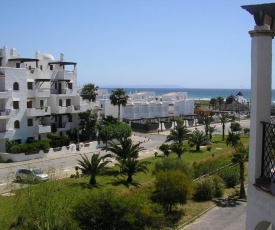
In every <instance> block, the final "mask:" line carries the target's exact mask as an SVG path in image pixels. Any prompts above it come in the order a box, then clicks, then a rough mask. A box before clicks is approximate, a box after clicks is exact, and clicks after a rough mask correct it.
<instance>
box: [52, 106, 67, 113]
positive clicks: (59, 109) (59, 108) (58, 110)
mask: <svg viewBox="0 0 275 230" xmlns="http://www.w3.org/2000/svg"><path fill="white" fill-rule="evenodd" d="M69 107H70V106H69ZM69 107H66V106H56V107H54V108H52V113H54V114H64V113H68V108H69Z"/></svg>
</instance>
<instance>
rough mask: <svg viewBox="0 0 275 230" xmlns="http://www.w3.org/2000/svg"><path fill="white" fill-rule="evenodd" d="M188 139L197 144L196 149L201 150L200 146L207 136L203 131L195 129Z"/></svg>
mask: <svg viewBox="0 0 275 230" xmlns="http://www.w3.org/2000/svg"><path fill="white" fill-rule="evenodd" d="M188 139H189V141H190V142H192V143H194V144H195V145H196V151H197V152H199V151H200V146H201V145H202V144H203V143H204V142H206V141H207V136H206V135H204V133H203V131H199V130H195V131H194V132H193V133H192V134H191V135H190V136H189V138H188Z"/></svg>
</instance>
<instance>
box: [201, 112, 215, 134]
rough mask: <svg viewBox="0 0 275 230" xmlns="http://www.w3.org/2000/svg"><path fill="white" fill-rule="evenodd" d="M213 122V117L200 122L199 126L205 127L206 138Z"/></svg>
mask: <svg viewBox="0 0 275 230" xmlns="http://www.w3.org/2000/svg"><path fill="white" fill-rule="evenodd" d="M212 121H213V118H212V117H211V116H204V117H201V118H200V119H199V121H198V123H199V124H202V125H204V129H205V135H206V136H208V132H209V129H210V124H211V122H212Z"/></svg>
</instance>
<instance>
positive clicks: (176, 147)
mask: <svg viewBox="0 0 275 230" xmlns="http://www.w3.org/2000/svg"><path fill="white" fill-rule="evenodd" d="M170 149H171V150H172V151H173V152H174V153H176V154H177V155H178V158H179V159H180V160H181V155H182V154H183V153H184V152H186V150H187V149H186V148H185V147H184V145H183V144H182V143H174V144H172V145H171V146H170Z"/></svg>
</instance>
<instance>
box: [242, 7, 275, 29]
mask: <svg viewBox="0 0 275 230" xmlns="http://www.w3.org/2000/svg"><path fill="white" fill-rule="evenodd" d="M241 7H242V8H243V9H245V10H247V11H248V12H249V13H250V14H252V15H253V16H254V20H255V23H256V25H257V26H263V25H265V24H267V25H269V26H270V29H271V30H274V29H275V25H274V19H275V3H268V4H258V5H245V6H241Z"/></svg>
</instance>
